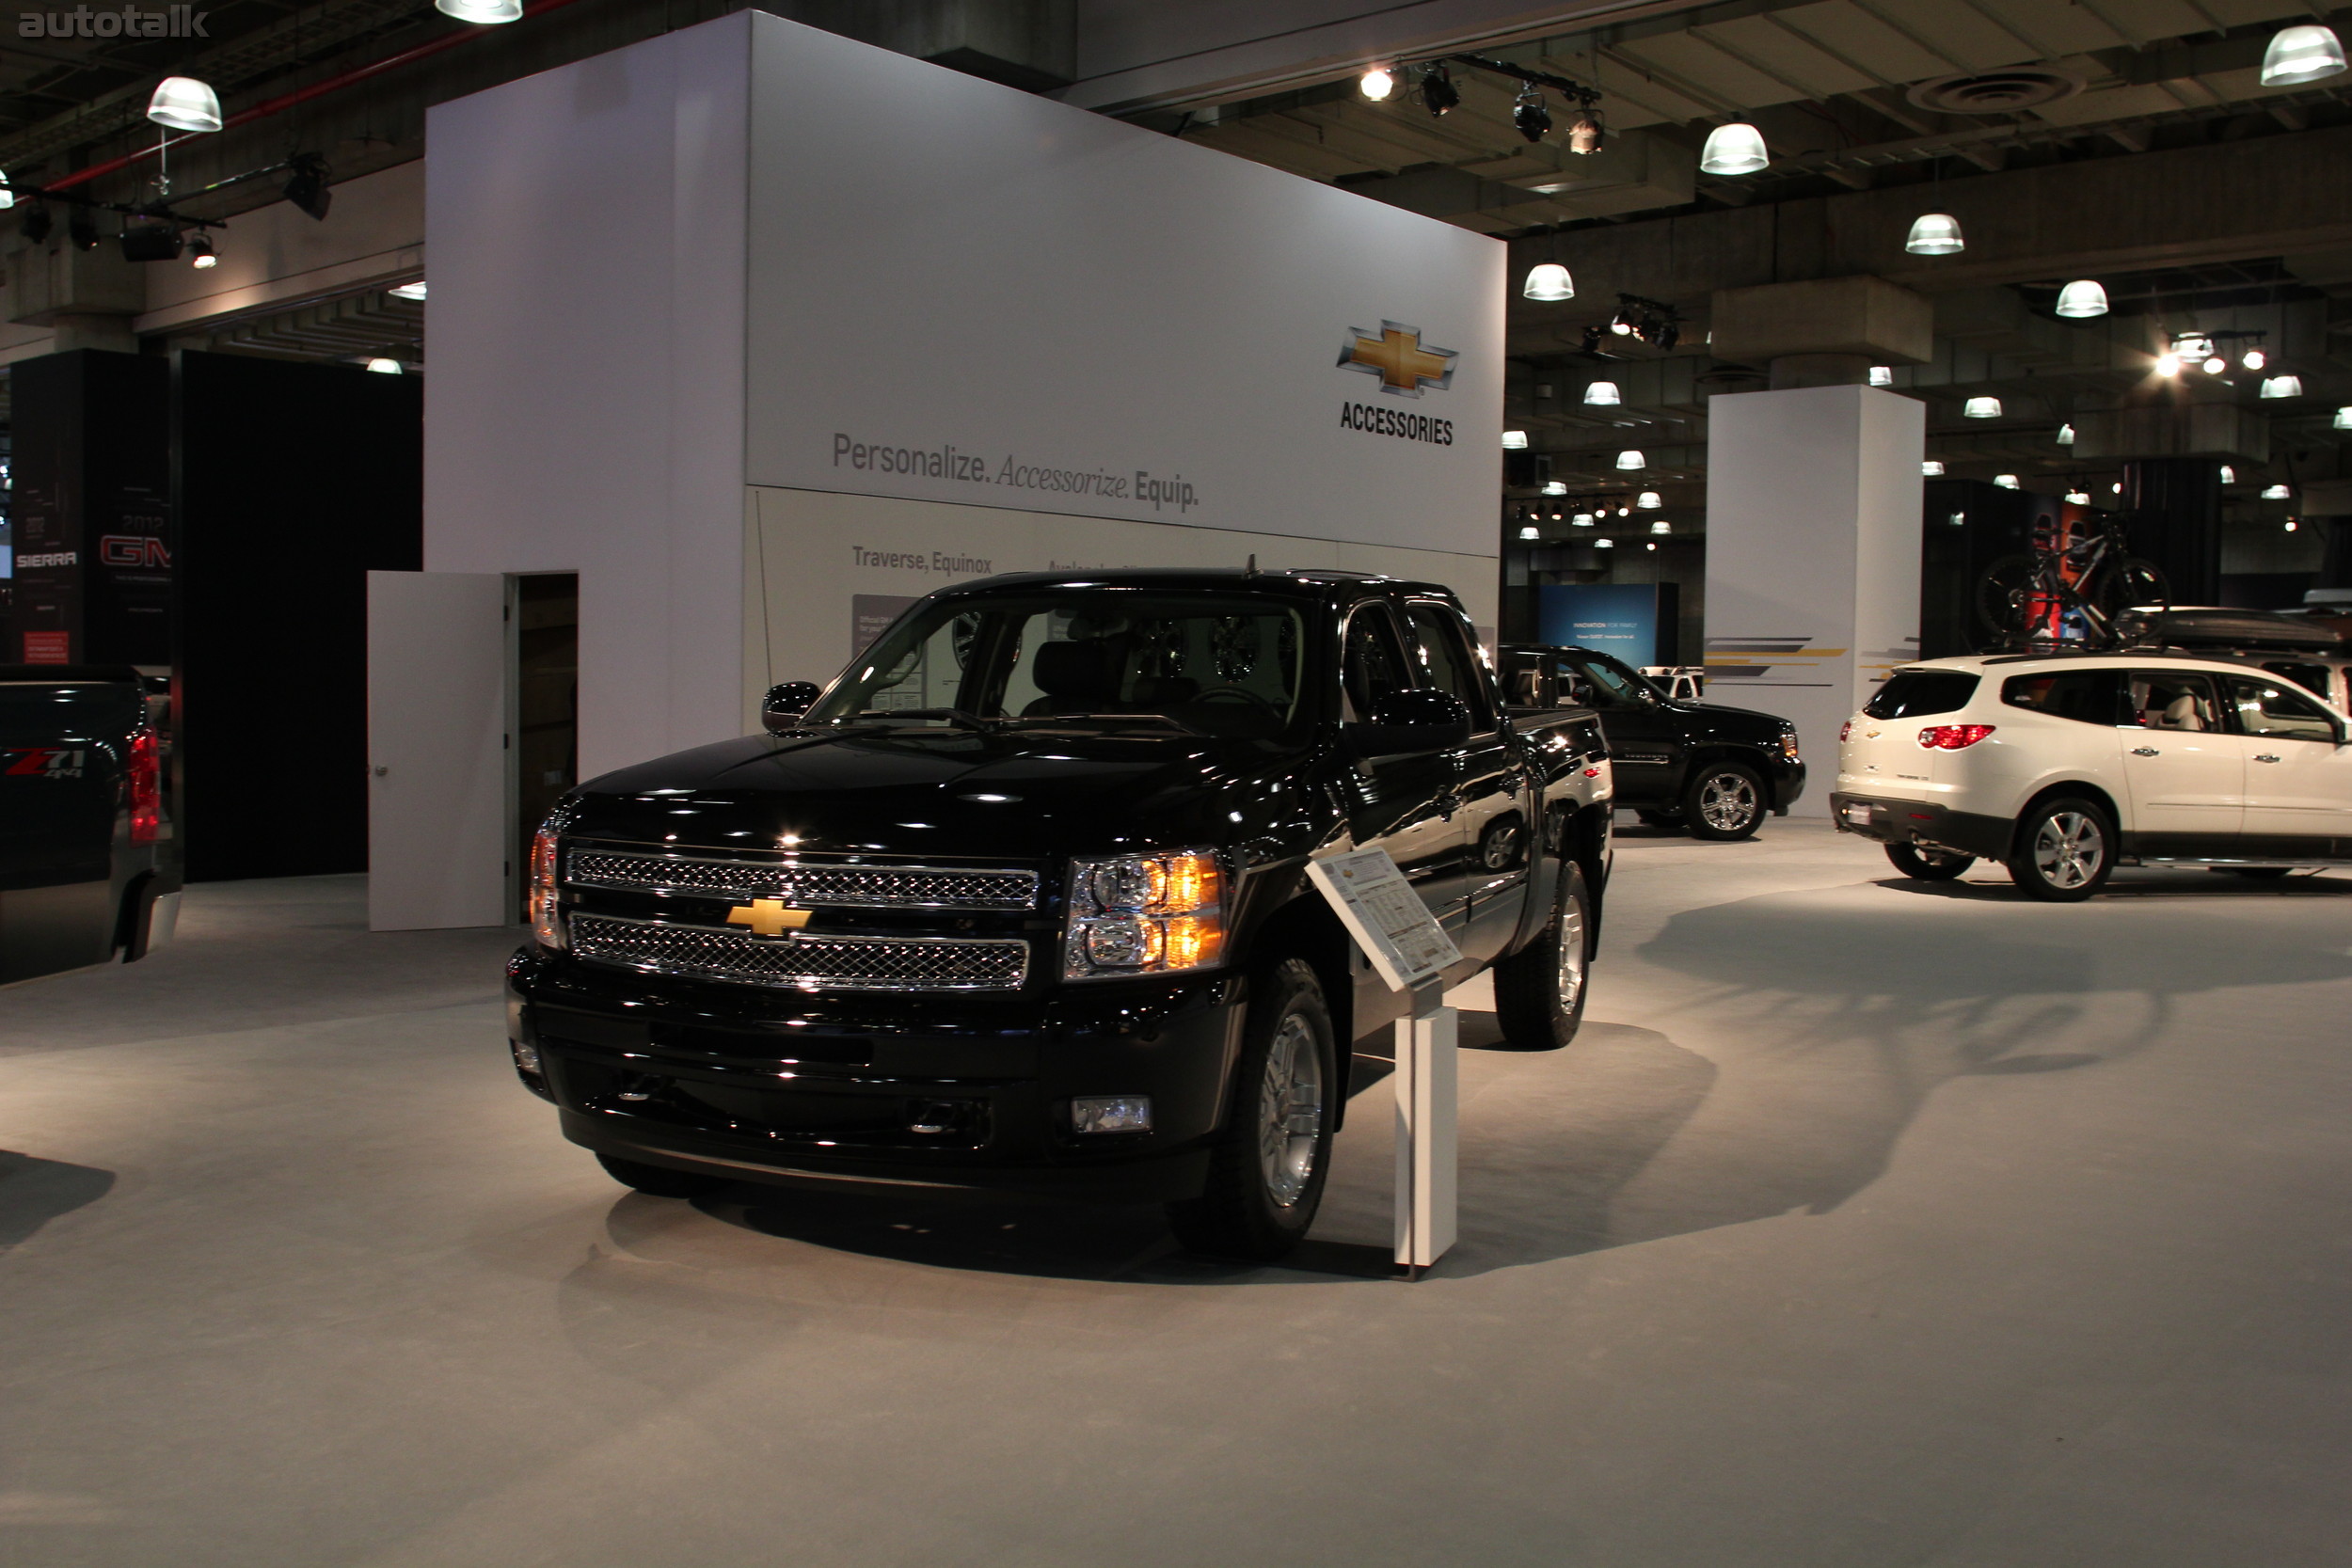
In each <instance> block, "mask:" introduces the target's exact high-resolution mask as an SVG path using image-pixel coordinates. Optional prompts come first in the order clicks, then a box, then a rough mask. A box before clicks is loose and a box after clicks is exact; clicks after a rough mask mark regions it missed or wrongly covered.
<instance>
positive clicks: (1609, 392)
mask: <svg viewBox="0 0 2352 1568" xmlns="http://www.w3.org/2000/svg"><path fill="white" fill-rule="evenodd" d="M1624 401H1625V399H1624V398H1622V397H1620V396H1619V395H1618V393H1617V384H1616V383H1615V382H1613V381H1596V382H1594V383H1593V384H1592V385H1591V386H1589V387H1587V388H1584V403H1585V405H1586V406H1587V407H1591V408H1614V407H1616V406H1617V405H1618V404H1622V403H1623V402H1624Z"/></svg>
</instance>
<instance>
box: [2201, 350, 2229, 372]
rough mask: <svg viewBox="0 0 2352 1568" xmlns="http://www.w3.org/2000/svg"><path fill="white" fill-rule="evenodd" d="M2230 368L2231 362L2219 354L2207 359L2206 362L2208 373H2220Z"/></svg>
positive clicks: (2205, 370)
mask: <svg viewBox="0 0 2352 1568" xmlns="http://www.w3.org/2000/svg"><path fill="white" fill-rule="evenodd" d="M2229 368H2230V362H2229V361H2228V360H2227V359H2224V358H2222V357H2221V356H2219V355H2218V354H2217V355H2215V356H2213V357H2212V358H2210V359H2208V360H2206V361H2205V364H2204V372H2205V373H2206V374H2207V375H2219V374H2220V373H2221V372H2223V371H2226V370H2228V369H2229Z"/></svg>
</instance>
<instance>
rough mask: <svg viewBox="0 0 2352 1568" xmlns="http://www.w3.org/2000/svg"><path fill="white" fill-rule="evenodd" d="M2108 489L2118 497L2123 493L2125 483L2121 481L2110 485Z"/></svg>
mask: <svg viewBox="0 0 2352 1568" xmlns="http://www.w3.org/2000/svg"><path fill="white" fill-rule="evenodd" d="M2107 488H2108V489H2109V490H2110V491H2112V492H2113V493H2115V494H2116V495H2119V496H2120V495H2122V493H2123V482H2122V480H2120V479H2119V480H2117V481H2116V482H2115V483H2113V484H2110V485H2108V486H2107Z"/></svg>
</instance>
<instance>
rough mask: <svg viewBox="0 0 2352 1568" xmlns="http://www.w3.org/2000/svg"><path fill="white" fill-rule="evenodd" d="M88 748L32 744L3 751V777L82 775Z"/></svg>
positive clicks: (0, 758) (0, 774) (0, 764)
mask: <svg viewBox="0 0 2352 1568" xmlns="http://www.w3.org/2000/svg"><path fill="white" fill-rule="evenodd" d="M88 754H89V753H88V752H84V751H81V750H79V749H73V750H67V749H64V748H60V747H56V746H31V747H26V748H24V749H23V750H21V751H13V752H0V777H5V778H12V779H20V778H35V779H78V778H80V777H81V776H82V768H83V762H84V759H86V758H87V756H88Z"/></svg>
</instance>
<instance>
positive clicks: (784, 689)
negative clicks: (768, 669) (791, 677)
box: [759, 681, 825, 735]
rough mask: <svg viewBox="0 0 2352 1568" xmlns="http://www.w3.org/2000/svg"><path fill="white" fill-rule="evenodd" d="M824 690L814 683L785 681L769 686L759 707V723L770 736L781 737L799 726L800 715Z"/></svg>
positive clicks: (814, 703) (814, 702)
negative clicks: (778, 684)
mask: <svg viewBox="0 0 2352 1568" xmlns="http://www.w3.org/2000/svg"><path fill="white" fill-rule="evenodd" d="M824 694H825V689H824V688H823V687H821V686H818V684H817V683H816V682H815V681H786V682H785V683H784V684H783V685H782V686H771V687H770V688H769V689H768V695H767V696H766V697H765V698H763V699H762V700H761V702H760V705H759V721H760V723H761V725H762V726H763V727H765V728H766V730H767V731H768V733H769V734H770V735H782V734H783V733H784V732H785V731H787V730H789V729H797V728H799V726H800V722H801V715H802V714H803V713H806V712H807V711H808V710H809V709H810V708H811V707H812V706H814V705H816V702H817V699H818V698H819V697H821V696H823V695H824Z"/></svg>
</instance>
